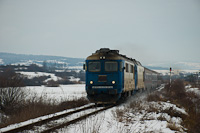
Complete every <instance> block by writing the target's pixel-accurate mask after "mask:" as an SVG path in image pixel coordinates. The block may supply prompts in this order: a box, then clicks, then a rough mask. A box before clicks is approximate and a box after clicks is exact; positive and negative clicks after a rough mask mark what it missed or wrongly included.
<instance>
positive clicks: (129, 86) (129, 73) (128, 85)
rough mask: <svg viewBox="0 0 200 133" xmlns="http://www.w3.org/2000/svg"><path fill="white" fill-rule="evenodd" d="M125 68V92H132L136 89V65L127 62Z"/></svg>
mask: <svg viewBox="0 0 200 133" xmlns="http://www.w3.org/2000/svg"><path fill="white" fill-rule="evenodd" d="M124 66H125V69H124V91H125V92H127V91H132V90H134V89H135V75H134V64H133V63H130V62H127V61H125V65H124Z"/></svg>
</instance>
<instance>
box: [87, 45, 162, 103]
mask: <svg viewBox="0 0 200 133" xmlns="http://www.w3.org/2000/svg"><path fill="white" fill-rule="evenodd" d="M84 69H85V71H86V92H87V97H88V99H89V101H90V102H93V103H96V104H107V103H116V102H117V101H118V100H119V99H120V98H122V97H127V96H130V95H133V94H134V93H135V92H137V91H144V90H150V89H152V88H155V87H158V86H159V85H160V81H159V73H157V72H155V71H152V70H150V69H147V68H145V67H143V66H142V65H141V63H140V62H139V61H137V60H135V59H132V58H128V57H126V56H125V55H122V54H119V50H110V49H109V48H101V49H100V50H97V51H96V52H95V53H93V54H92V55H90V56H88V57H87V59H86V61H85V64H84Z"/></svg>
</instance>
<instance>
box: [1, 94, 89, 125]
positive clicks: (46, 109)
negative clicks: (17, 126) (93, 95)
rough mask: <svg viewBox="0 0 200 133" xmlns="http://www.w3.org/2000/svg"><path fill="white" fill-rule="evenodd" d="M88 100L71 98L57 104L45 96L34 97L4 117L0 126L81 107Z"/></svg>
mask: <svg viewBox="0 0 200 133" xmlns="http://www.w3.org/2000/svg"><path fill="white" fill-rule="evenodd" d="M88 103H89V102H88V100H87V99H85V98H80V99H76V100H69V101H65V102H62V103H60V104H57V103H56V102H55V101H52V100H49V102H47V101H46V99H45V98H43V97H41V98H39V99H36V98H32V99H29V100H27V101H26V102H24V103H21V105H20V106H19V107H18V108H17V109H15V111H13V112H11V113H10V115H9V117H6V118H4V119H2V122H1V124H0V128H2V127H5V126H8V125H10V124H14V123H19V122H23V121H26V120H29V119H33V118H37V117H40V116H44V115H48V114H51V113H55V112H58V111H62V110H65V109H70V108H75V107H80V106H83V105H85V104H88Z"/></svg>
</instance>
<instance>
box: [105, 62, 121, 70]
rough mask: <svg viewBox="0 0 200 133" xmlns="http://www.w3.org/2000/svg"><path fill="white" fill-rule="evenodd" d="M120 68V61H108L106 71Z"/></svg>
mask: <svg viewBox="0 0 200 133" xmlns="http://www.w3.org/2000/svg"><path fill="white" fill-rule="evenodd" d="M117 70H118V63H117V62H116V61H106V62H105V71H106V72H116V71H117Z"/></svg>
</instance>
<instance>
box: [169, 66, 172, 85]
mask: <svg viewBox="0 0 200 133" xmlns="http://www.w3.org/2000/svg"><path fill="white" fill-rule="evenodd" d="M169 70H170V78H169V85H170V87H171V83H172V68H171V67H170V69H169Z"/></svg>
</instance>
